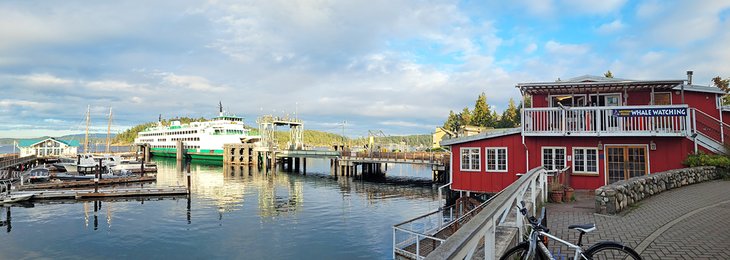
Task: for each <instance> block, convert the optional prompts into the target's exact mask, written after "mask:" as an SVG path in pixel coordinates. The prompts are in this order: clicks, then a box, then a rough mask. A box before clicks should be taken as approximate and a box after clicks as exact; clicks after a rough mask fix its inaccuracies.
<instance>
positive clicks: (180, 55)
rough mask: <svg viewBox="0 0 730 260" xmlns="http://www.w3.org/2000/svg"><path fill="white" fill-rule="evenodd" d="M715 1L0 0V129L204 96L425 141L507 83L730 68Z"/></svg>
mask: <svg viewBox="0 0 730 260" xmlns="http://www.w3.org/2000/svg"><path fill="white" fill-rule="evenodd" d="M728 42H730V1H728V0H725V1H653V0H649V1H625V0H604V1H579V0H542V1H538V0H517V1H448V0H444V1H441V0H433V1H431V0H420V1H407V0H382V1H381V0H366V1H359V0H348V1H338V0H332V1H330V0H311V1H305V0H264V1H256V0H250V1H245V0H243V1H229V0H209V1H197V0H169V1H165V0H159V1H141V0H139V1H125V0H117V1H74V0H65V1H33V0H22V1H13V0H9V1H8V0H6V1H2V2H0V138H3V137H34V136H40V135H51V136H57V135H64V134H70V133H80V132H83V131H84V129H85V123H84V116H85V113H86V110H87V107H90V110H91V131H92V132H106V128H107V120H108V119H107V116H108V114H109V108H110V107H112V109H113V112H114V117H113V124H112V131H113V132H121V131H123V130H125V129H127V128H129V127H131V126H134V125H136V124H140V123H145V122H153V121H156V120H157V118H158V115H162V117H164V118H172V117H176V116H191V117H213V116H215V115H216V114H217V106H218V102H219V101H220V102H222V103H223V106H224V108H225V110H226V111H228V112H230V113H233V114H236V115H239V116H243V117H245V118H246V122H247V123H248V124H250V125H255V119H256V117H258V116H260V115H263V114H275V115H291V116H294V114H296V116H297V117H299V118H301V119H303V120H304V122H305V128H306V129H315V130H322V131H328V132H334V133H342V131H343V127H342V125H343V122H346V123H345V124H344V132H345V134H346V135H348V136H351V137H359V136H366V135H367V131H368V130H382V131H383V132H384V133H385V134H387V135H402V134H417V133H422V134H428V133H431V132H433V131H434V128H435V127H437V126H440V125H441V124H442V123H443V121H444V120H445V119H446V117H447V116H448V114H449V111H450V110H454V111H460V110H462V109H463V108H464V107H467V106H468V107H473V106H474V102H475V100H476V98H477V96H478V95H479V93H481V92H485V93H486V95H487V101H488V103H489V104H490V105H491V106H492V107H493V108H494V109H496V110H497V111H502V110H504V108H505V107H506V106H507V103H508V100H509V99H510V98H513V99H515V100H518V101H519V99H520V94H519V91H517V90H516V89H515V85H516V84H517V83H520V82H536V81H552V80H556V79H558V78H563V79H565V78H571V77H576V76H581V75H585V74H590V75H602V74H603V73H604V72H606V71H607V70H611V71H612V72H613V75H614V76H616V77H618V78H629V79H638V80H641V79H646V80H654V79H684V78H686V71H687V70H693V71H694V75H695V76H694V83H695V84H699V85H708V84H710V80H711V78H712V77H715V76H718V75H719V76H722V77H724V78H727V77H730V51H728V50H729V49H728V47H727V46H728Z"/></svg>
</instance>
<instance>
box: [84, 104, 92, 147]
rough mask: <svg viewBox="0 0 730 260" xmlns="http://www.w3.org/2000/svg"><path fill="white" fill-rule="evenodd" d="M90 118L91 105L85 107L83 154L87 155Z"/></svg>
mask: <svg viewBox="0 0 730 260" xmlns="http://www.w3.org/2000/svg"><path fill="white" fill-rule="evenodd" d="M90 117H91V105H87V106H86V135H85V137H84V153H89V120H90Z"/></svg>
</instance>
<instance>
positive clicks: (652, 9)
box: [636, 0, 666, 19]
mask: <svg viewBox="0 0 730 260" xmlns="http://www.w3.org/2000/svg"><path fill="white" fill-rule="evenodd" d="M665 4H666V3H665ZM664 8H665V5H664V4H662V2H659V1H657V0H647V1H642V2H641V3H639V4H638V6H637V7H636V17H638V18H640V19H649V18H654V17H656V15H657V14H659V13H661V12H662V11H663V10H664Z"/></svg>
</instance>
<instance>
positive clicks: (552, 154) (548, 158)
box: [542, 147, 565, 170]
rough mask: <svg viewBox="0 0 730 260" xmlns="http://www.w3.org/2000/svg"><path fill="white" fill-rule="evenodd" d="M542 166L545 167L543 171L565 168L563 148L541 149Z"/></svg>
mask: <svg viewBox="0 0 730 260" xmlns="http://www.w3.org/2000/svg"><path fill="white" fill-rule="evenodd" d="M542 166H543V167H545V170H562V169H563V168H565V147H543V148H542Z"/></svg>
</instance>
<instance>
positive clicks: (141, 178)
mask: <svg viewBox="0 0 730 260" xmlns="http://www.w3.org/2000/svg"><path fill="white" fill-rule="evenodd" d="M156 180H157V177H155V176H134V177H124V178H107V179H101V180H99V185H113V184H123V183H133V182H152V181H156ZM94 185H96V183H95V182H94V180H93V179H92V180H81V181H64V182H57V183H54V182H50V183H39V184H25V185H19V186H16V187H17V189H19V190H38V189H67V188H77V187H89V186H94Z"/></svg>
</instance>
